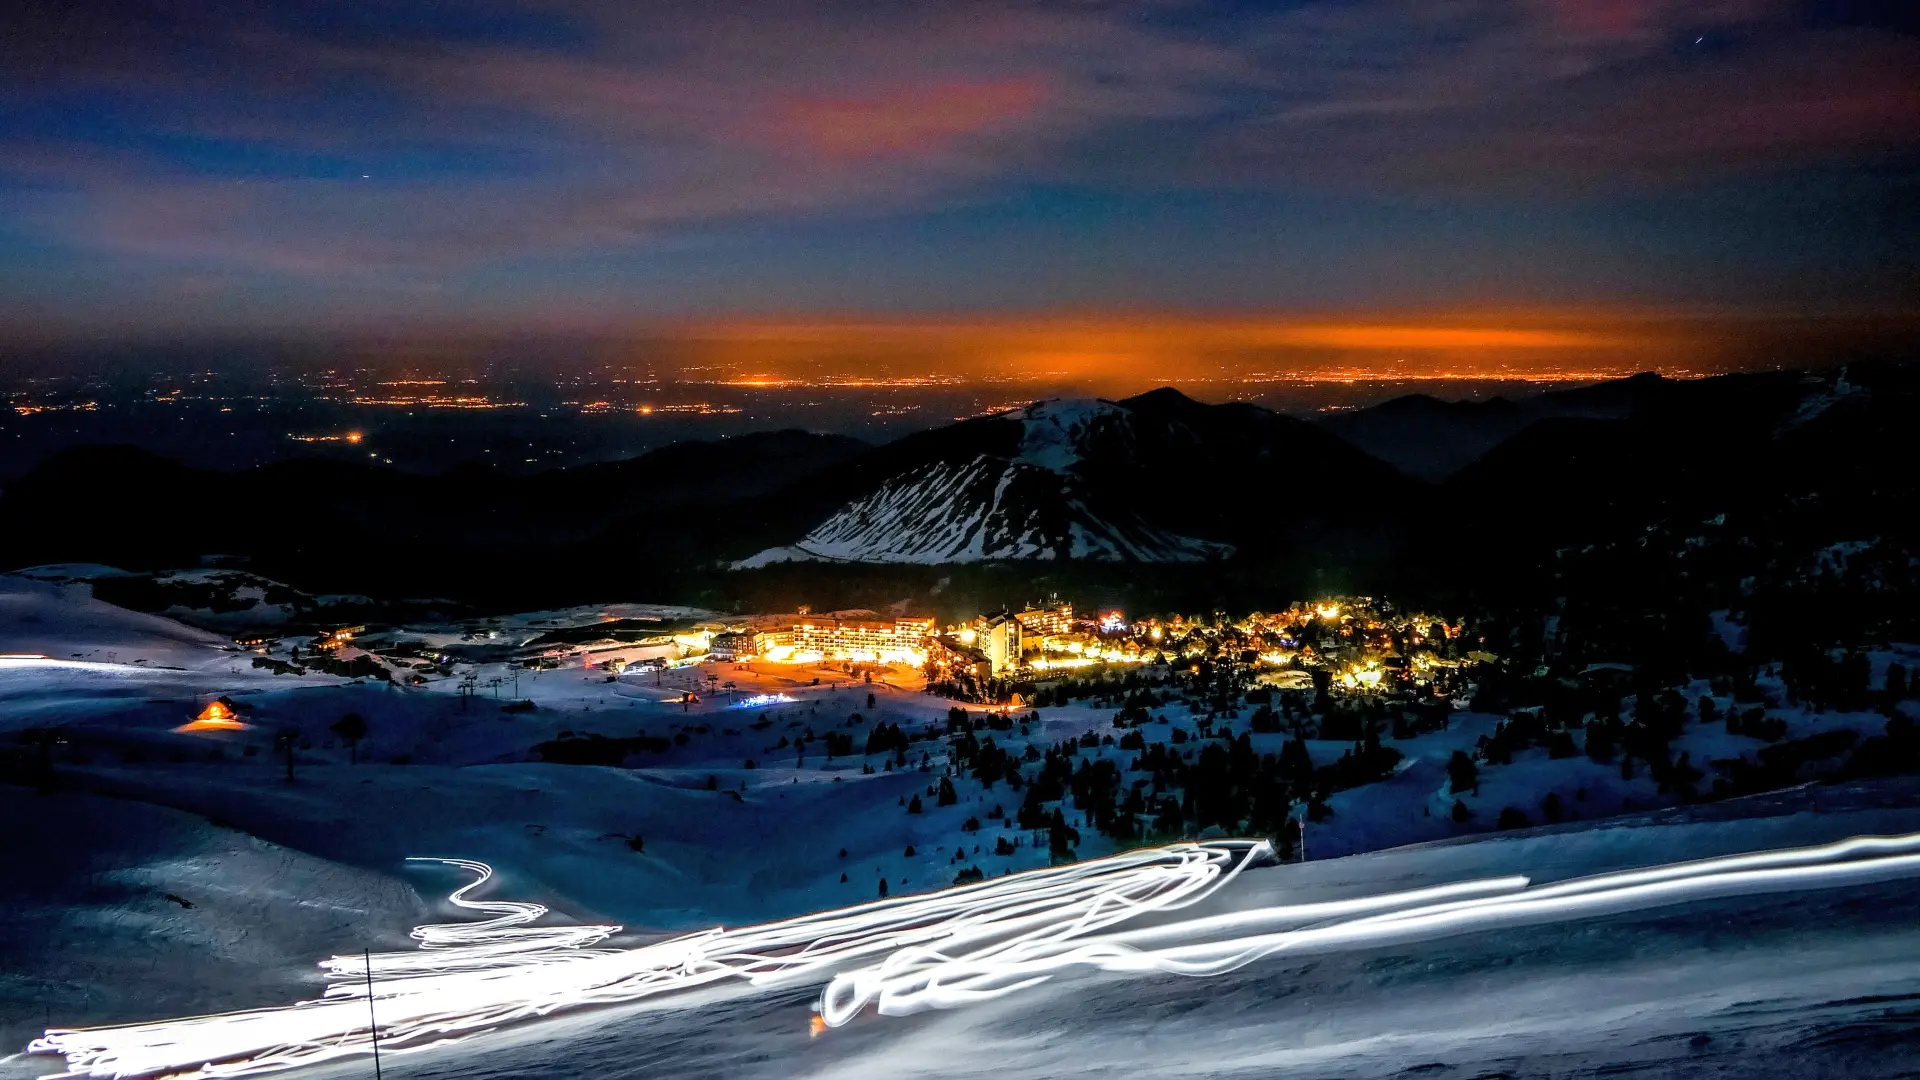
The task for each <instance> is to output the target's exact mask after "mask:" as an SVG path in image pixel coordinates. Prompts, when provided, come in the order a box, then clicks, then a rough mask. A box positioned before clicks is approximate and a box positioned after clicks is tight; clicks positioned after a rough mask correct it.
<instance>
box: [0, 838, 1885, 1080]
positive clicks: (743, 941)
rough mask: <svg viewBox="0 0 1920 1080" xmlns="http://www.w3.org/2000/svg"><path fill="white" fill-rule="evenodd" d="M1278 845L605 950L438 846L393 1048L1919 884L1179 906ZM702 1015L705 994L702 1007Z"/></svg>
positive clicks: (1863, 842) (248, 1067)
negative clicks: (709, 998)
mask: <svg viewBox="0 0 1920 1080" xmlns="http://www.w3.org/2000/svg"><path fill="white" fill-rule="evenodd" d="M1271 854H1272V849H1271V848H1270V847H1269V846H1268V845H1267V844H1266V843H1264V842H1252V841H1217V842H1208V843H1184V844H1175V845H1171V846H1169V847H1163V848H1150V849H1143V850H1138V851H1130V852H1124V853H1121V854H1119V855H1116V856H1113V857H1111V858H1107V859H1099V860H1093V861H1089V862H1085V863H1075V864H1071V865H1068V866H1061V867H1054V868H1051V869H1046V870H1035V871H1031V872H1028V873H1023V874H1015V875H1009V876H1007V877H1002V878H996V879H993V880H991V881H986V882H981V883H979V884H975V885H968V886H964V887H960V888H953V889H946V890H942V891H940V892H936V893H932V894H928V895H923V896H903V897H897V898H894V899H890V900H881V901H876V902H873V903H867V904H859V905H855V906H853V907H846V908H839V909H835V910H831V911H823V912H819V913H816V914H812V915H804V916H800V917H798V918H793V919H785V920H781V921H778V922H772V923H765V924H761V925H757V926H748V927H743V928H740V929H736V930H727V929H724V928H715V929H712V930H707V931H702V932H699V933H694V934H688V935H683V936H680V937H675V938H670V939H667V940H664V941H660V942H657V943H654V944H649V945H642V946H638V947H634V948H626V949H614V948H595V947H593V946H597V945H599V944H600V943H602V942H604V941H606V940H607V939H608V938H610V937H611V936H613V935H614V934H616V933H618V932H619V930H620V927H618V926H611V925H595V926H572V927H533V926H529V925H527V924H529V923H532V922H535V921H537V920H538V919H540V918H541V917H542V916H544V915H545V914H546V909H545V908H544V907H542V906H540V905H538V904H527V903H513V902H505V901H476V900H471V899H469V898H468V894H470V893H471V892H473V891H474V890H475V889H477V888H479V887H480V886H481V885H483V884H485V883H486V882H487V881H488V880H489V879H490V877H491V875H492V870H491V868H490V867H488V866H487V865H486V864H484V863H479V862H472V861H468V860H460V859H434V860H423V861H431V862H439V863H444V864H446V865H450V866H454V867H457V868H460V869H463V870H466V871H468V872H470V873H472V874H474V875H475V880H474V881H472V882H470V883H468V884H467V885H465V886H463V887H461V888H460V889H458V890H456V891H455V892H454V893H453V894H452V895H451V896H450V897H449V900H450V902H452V903H453V904H454V905H455V906H457V907H460V908H462V909H464V910H469V911H474V912H477V913H481V914H485V915H489V916H491V918H488V919H485V920H482V921H478V922H471V923H458V924H435V925H428V926H421V927H417V928H416V929H415V930H414V932H413V936H414V938H415V939H416V940H418V941H419V942H420V949H419V950H417V951H414V952H406V953H384V954H378V955H375V956H374V957H372V958H371V966H372V972H373V978H374V983H373V990H372V993H373V997H374V1000H373V1002H372V1004H373V1008H374V1011H375V1013H376V1015H377V1017H378V1023H379V1036H380V1040H379V1041H380V1048H381V1050H382V1052H383V1053H387V1052H393V1053H407V1052H414V1051H419V1050H425V1049H429V1048H432V1047H435V1046H442V1045H445V1044H447V1043H449V1042H453V1041H457V1040H460V1039H462V1038H466V1037H469V1036H472V1035H475V1034H478V1033H481V1032H485V1031H488V1030H492V1029H495V1028H498V1027H501V1026H503V1025H506V1024H511V1023H516V1022H520V1021H525V1020H529V1019H533V1018H537V1017H542V1016H547V1015H551V1014H554V1013H558V1012H562V1011H568V1010H573V1009H580V1008H586V1007H592V1006H599V1005H615V1004H625V1003H632V1002H639V1001H644V1000H647V999H652V998H658V997H661V996H662V995H670V994H675V993H680V992H684V991H688V990H692V989H695V988H699V987H708V986H713V985H716V984H729V983H730V984H733V985H735V986H737V987H740V988H742V989H748V988H766V987H772V986H788V985H808V984H811V985H824V987H825V988H824V991H823V993H822V995H821V998H820V1000H819V1003H818V1006H817V1008H818V1011H819V1014H820V1020H821V1021H822V1022H823V1023H824V1024H825V1025H826V1026H827V1027H837V1026H840V1025H842V1024H845V1023H847V1022H848V1021H849V1020H851V1019H852V1018H853V1017H854V1016H856V1015H858V1014H859V1013H860V1012H861V1011H862V1010H863V1009H865V1008H866V1007H867V1006H868V1005H872V1006H874V1007H875V1008H876V1010H877V1011H878V1012H879V1013H881V1014H883V1015H889V1016H899V1015H906V1014H910V1013H915V1012H920V1011H923V1010H927V1009H946V1008H955V1007H959V1006H962V1005H967V1004H971V1003H975V1002H979V1001H985V1000H989V999H992V998H997V997H1001V996H1003V995H1006V994H1010V993H1014V992H1016V991H1018V990H1021V989H1024V988H1027V987H1031V986H1034V985H1036V984H1038V983H1041V982H1045V981H1047V980H1050V979H1054V978H1056V977H1058V976H1061V975H1063V974H1068V973H1071V972H1073V971H1076V970H1097V971H1106V972H1117V973H1156V972H1158V973H1175V974H1182V975H1191V976H1205V975H1218V974H1222V973H1225V972H1229V971H1233V970H1236V969H1238V968H1241V967H1244V966H1246V965H1247V964H1251V963H1254V962H1256V961H1258V960H1260V959H1263V958H1266V957H1270V956H1274V955H1276V954H1286V955H1307V954H1312V953H1321V952H1329V951H1336V950H1342V949H1354V948H1369V947H1377V946H1382V945H1394V944H1403V943H1407V942H1413V941H1424V940H1430V939H1434V938H1439V937H1446V936H1450V935H1455V934H1463V933H1470V932H1474V931H1481V930H1492V929H1502V928H1507V927H1513V926H1523V925H1529V924H1535V923H1544V922H1554V921H1560V920H1565V919H1571V918H1582V917H1591V916H1595V915H1604V914H1611V913H1619V912H1626V911H1635V910H1641V909H1646V908H1652V907H1660V906H1665V905H1671V904H1677V903H1684V902H1688V901H1694V900H1702V899H1709V898H1713V897H1722V896H1732V895H1748V894H1756V893H1765V892H1774V891H1783V890H1797V889H1815V888H1831V887H1835V886H1839V885H1851V884H1862V883H1867V882H1873V881H1885V880H1892V879H1896V878H1903V877H1912V876H1920V833H1916V834H1911V835H1906V836H1897V837H1856V838H1854V839H1852V840H1846V841H1841V842H1838V843H1833V844H1827V845H1824V846H1820V847H1809V848H1794V849H1783V850H1778V851H1766V852H1758V853H1754V854H1747V855H1734V856H1727V857H1723V858H1715V859H1707V860H1702V861H1698V862H1688V863H1677V864H1672V865H1668V866H1659V867H1652V868H1647V869H1639V870H1628V871H1621V872H1617V873H1609V874H1600V875H1596V876H1593V877H1586V878H1580V879H1575V880H1571V881H1563V882H1558V883H1555V884H1551V885H1546V886H1542V887H1539V888H1530V887H1529V881H1528V879H1527V878H1525V877H1521V876H1507V877H1495V878H1484V879H1477V880H1470V881H1460V882H1452V883H1448V884H1442V885H1436V886H1430V887H1426V888H1420V889H1412V890H1405V891H1400V892H1389V893H1380V894H1374V895H1367V896H1358V897H1352V898H1348V899H1342V900H1333V901H1322V902H1316V903H1296V904H1280V905H1271V906H1265V907H1258V908H1253V909H1250V910H1244V911H1233V912H1227V913H1223V914H1213V915H1205V916H1199V917H1191V918H1175V917H1170V916H1174V915H1177V914H1178V913H1179V912H1181V911H1183V910H1184V909H1187V908H1190V907H1192V906H1193V905H1195V904H1197V903H1200V902H1201V901H1203V900H1206V899H1207V898H1209V897H1212V896H1215V895H1216V894H1218V893H1219V892H1220V890H1221V889H1223V888H1224V887H1226V886H1227V885H1228V884H1229V883H1230V882H1232V881H1233V880H1234V879H1235V878H1236V877H1237V876H1238V875H1239V874H1240V873H1241V872H1242V871H1244V870H1246V869H1247V868H1248V867H1250V866H1252V865H1254V864H1255V863H1257V862H1260V861H1264V860H1266V859H1268V858H1269V857H1270V856H1271ZM321 966H322V967H323V968H325V969H326V971H327V972H328V974H329V976H330V977H331V978H332V979H333V980H334V981H333V983H332V985H330V986H329V987H328V989H327V991H326V995H325V996H324V997H323V998H322V999H320V1000H318V1001H310V1002H302V1003H300V1004H296V1005H291V1006H284V1007H279V1008H269V1009H256V1010H250V1011H246V1012H237V1013H226V1014H220V1015H213V1016H198V1017H188V1018H185V1019H180V1020H167V1021H160V1022H156V1023H148V1024H131V1025H124V1026H117V1027H105V1028H89V1029H81V1030H69V1029H53V1030H49V1031H48V1032H47V1033H46V1034H45V1035H44V1036H43V1037H42V1038H40V1039H37V1040H35V1041H34V1043H33V1044H32V1045H31V1046H30V1047H29V1048H28V1049H29V1050H30V1051H32V1052H36V1053H53V1054H62V1055H64V1056H65V1057H66V1059H67V1068H68V1070H69V1071H68V1072H66V1073H62V1074H60V1075H63V1076H70V1077H73V1076H87V1077H136V1076H138V1077H147V1076H178V1077H235V1076H246V1075H252V1074H257V1073H263V1072H270V1071H274V1070H278V1069H286V1068H293V1067H296V1066H301V1065H310V1064H315V1063H318V1062H322V1061H327V1060H331V1059H336V1058H341V1057H345V1056H349V1055H357V1054H365V1053H368V1052H370V1050H371V1040H370V1038H369V1032H368V1023H367V1005H368V1002H367V1001H366V995H367V987H366V981H365V980H366V972H367V968H368V961H366V960H364V959H362V957H360V956H335V957H332V958H330V959H328V960H325V961H322V963H321ZM687 1004H688V1006H689V1007H691V1006H692V1005H693V1004H694V1003H693V1002H691V1001H689V1002H687Z"/></svg>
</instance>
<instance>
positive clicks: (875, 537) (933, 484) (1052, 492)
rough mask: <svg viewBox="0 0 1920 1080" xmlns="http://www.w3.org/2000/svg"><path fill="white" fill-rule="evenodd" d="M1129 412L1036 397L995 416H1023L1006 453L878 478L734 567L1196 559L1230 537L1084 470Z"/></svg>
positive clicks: (1223, 551)
mask: <svg viewBox="0 0 1920 1080" xmlns="http://www.w3.org/2000/svg"><path fill="white" fill-rule="evenodd" d="M1130 418H1131V414H1130V413H1129V412H1128V410H1127V409H1125V408H1123V407H1122V406H1120V405H1116V404H1114V403H1113V402H1110V401H1099V400H1092V401H1061V400H1054V401H1043V402H1037V403H1035V404H1033V405H1029V406H1027V407H1026V408H1024V409H1021V410H1019V411H1017V412H1014V413H1010V414H1007V416H1006V417H1004V418H1003V419H1005V420H1010V421H1013V422H1017V423H1018V424H1020V426H1021V430H1020V434H1019V439H1018V445H1017V449H1016V451H1015V453H1014V454H1013V455H1012V456H1011V457H1003V456H999V455H994V454H988V453H979V454H975V455H973V456H972V457H970V458H960V459H943V460H936V461H933V462H931V463H928V464H925V465H922V466H920V467H917V468H913V469H910V470H908V471H906V472H902V473H900V474H898V475H895V476H892V477H889V478H887V479H886V480H885V481H883V482H882V483H881V484H880V485H879V486H878V487H877V488H875V489H874V490H872V491H871V492H869V493H867V494H865V495H862V496H859V497H857V498H855V499H853V500H852V501H850V502H848V503H847V504H846V505H844V506H843V507H841V508H840V509H839V510H838V511H836V512H835V513H834V514H833V515H832V516H831V517H829V518H827V520H826V521H824V522H822V523H821V524H820V525H818V526H816V527H815V528H814V529H813V530H812V531H810V532H808V533H807V535H806V536H805V537H803V538H801V539H800V540H799V541H797V542H796V543H794V544H791V545H783V546H781V547H776V548H770V549H768V550H766V551H762V552H760V553H759V554H757V555H754V556H752V557H751V558H748V559H745V560H742V561H741V562H740V563H738V564H736V565H737V566H739V567H740V568H743V569H744V568H751V567H755V566H765V565H767V564H768V563H773V562H788V561H800V560H809V559H822V560H833V561H842V562H877V563H920V564H937V563H968V562H981V561H984V560H990V559H1091V560H1096V561H1103V562H1204V561H1205V560H1207V559H1210V558H1217V557H1221V556H1224V555H1227V554H1230V553H1231V551H1232V548H1231V546H1230V545H1227V544H1221V543H1216V542H1213V541H1208V540H1201V539H1197V538H1195V537H1191V536H1185V535H1181V534H1179V533H1176V532H1173V531H1171V530H1167V529H1163V528H1156V527H1154V526H1152V525H1150V524H1148V523H1147V522H1145V521H1143V520H1141V519H1140V517H1139V516H1138V515H1137V514H1135V513H1134V512H1132V511H1131V510H1129V509H1127V508H1125V507H1122V506H1116V505H1104V506H1096V505H1094V503H1095V502H1096V501H1098V500H1096V499H1095V498H1094V497H1093V496H1092V495H1091V494H1090V492H1089V491H1088V488H1087V485H1086V484H1085V483H1084V480H1083V477H1082V476H1081V472H1082V465H1083V462H1084V459H1085V458H1086V456H1087V455H1088V453H1089V448H1090V446H1091V444H1092V443H1093V441H1094V440H1095V439H1102V438H1107V439H1110V438H1112V437H1113V436H1114V435H1116V434H1119V435H1120V441H1121V442H1122V443H1124V441H1125V437H1124V431H1125V428H1126V425H1127V424H1128V422H1129V421H1130Z"/></svg>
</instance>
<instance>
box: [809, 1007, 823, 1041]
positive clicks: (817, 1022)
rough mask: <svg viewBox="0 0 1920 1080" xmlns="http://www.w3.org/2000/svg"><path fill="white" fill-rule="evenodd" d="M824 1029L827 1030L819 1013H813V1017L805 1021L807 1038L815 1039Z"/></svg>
mask: <svg viewBox="0 0 1920 1080" xmlns="http://www.w3.org/2000/svg"><path fill="white" fill-rule="evenodd" d="M825 1030H827V1022H826V1020H825V1019H824V1018H822V1017H821V1015H820V1014H819V1013H814V1014H813V1017H812V1018H811V1019H809V1020H808V1021H807V1038H809V1039H817V1038H819V1037H820V1033H821V1032H823V1031H825Z"/></svg>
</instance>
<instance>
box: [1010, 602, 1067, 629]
mask: <svg viewBox="0 0 1920 1080" xmlns="http://www.w3.org/2000/svg"><path fill="white" fill-rule="evenodd" d="M1014 618H1015V619H1018V620H1019V621H1020V629H1021V631H1022V632H1023V633H1025V634H1027V635H1028V636H1029V637H1048V636H1051V635H1055V634H1065V633H1067V632H1069V631H1071V630H1072V629H1073V605H1072V604H1064V603H1063V604H1054V605H1052V606H1050V607H1036V608H1028V609H1027V610H1025V611H1023V612H1021V613H1020V614H1018V615H1015V616H1014Z"/></svg>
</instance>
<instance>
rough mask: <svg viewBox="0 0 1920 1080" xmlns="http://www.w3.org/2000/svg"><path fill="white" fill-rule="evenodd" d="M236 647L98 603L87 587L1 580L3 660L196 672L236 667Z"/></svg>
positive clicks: (162, 620) (15, 577)
mask: <svg viewBox="0 0 1920 1080" xmlns="http://www.w3.org/2000/svg"><path fill="white" fill-rule="evenodd" d="M232 646H233V642H232V641H231V640H229V639H227V638H224V637H221V636H220V635H218V634H213V633H208V632H207V631H205V630H196V629H194V628H192V627H189V626H184V625H182V624H180V623H177V622H175V621H173V620H172V619H167V618H162V617H160V616H158V615H143V614H141V613H140V612H137V611H128V610H127V609H126V608H123V607H116V606H115V605H113V604H108V603H105V602H103V601H100V600H95V599H94V598H93V590H92V588H91V586H88V585H84V584H82V585H58V584H53V583H50V582H45V581H36V580H33V579H31V578H26V577H21V576H18V575H12V574H0V654H5V653H31V654H38V655H42V656H48V657H52V658H53V659H56V660H86V661H91V662H106V663H114V662H117V663H122V664H152V665H154V666H156V667H177V668H188V669H197V668H205V667H210V666H217V665H222V664H229V663H231V662H232V659H233V655H234V651H233V648H232Z"/></svg>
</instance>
